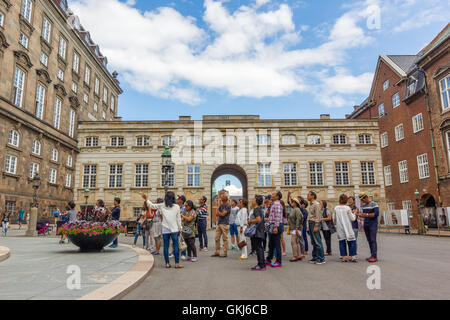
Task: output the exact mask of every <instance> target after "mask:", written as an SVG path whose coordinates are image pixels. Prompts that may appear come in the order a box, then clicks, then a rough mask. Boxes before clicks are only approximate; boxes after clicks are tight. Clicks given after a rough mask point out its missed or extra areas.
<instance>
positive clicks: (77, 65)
mask: <svg viewBox="0 0 450 320" xmlns="http://www.w3.org/2000/svg"><path fill="white" fill-rule="evenodd" d="M72 70H73V71H75V72H76V73H79V71H80V56H79V55H78V53H76V52H75V51H74V52H73V62H72Z"/></svg>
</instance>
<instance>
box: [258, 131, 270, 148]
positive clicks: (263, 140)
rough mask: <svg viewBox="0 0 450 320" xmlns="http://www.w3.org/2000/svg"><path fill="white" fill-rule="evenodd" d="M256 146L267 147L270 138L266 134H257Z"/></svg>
mask: <svg viewBox="0 0 450 320" xmlns="http://www.w3.org/2000/svg"><path fill="white" fill-rule="evenodd" d="M257 144H258V146H268V145H269V144H270V136H269V135H267V134H259V135H258V136H257Z"/></svg>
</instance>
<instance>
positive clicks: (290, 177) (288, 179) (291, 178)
mask: <svg viewBox="0 0 450 320" xmlns="http://www.w3.org/2000/svg"><path fill="white" fill-rule="evenodd" d="M283 173H284V185H285V186H296V185H297V164H296V163H295V162H292V163H285V164H284V165H283Z"/></svg>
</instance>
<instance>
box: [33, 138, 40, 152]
mask: <svg viewBox="0 0 450 320" xmlns="http://www.w3.org/2000/svg"><path fill="white" fill-rule="evenodd" d="M31 153H32V154H36V155H40V154H41V142H40V141H39V140H34V141H33V145H32V146H31Z"/></svg>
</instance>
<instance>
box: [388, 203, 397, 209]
mask: <svg viewBox="0 0 450 320" xmlns="http://www.w3.org/2000/svg"><path fill="white" fill-rule="evenodd" d="M387 208H388V210H395V202H389V203H388V204H387Z"/></svg>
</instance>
